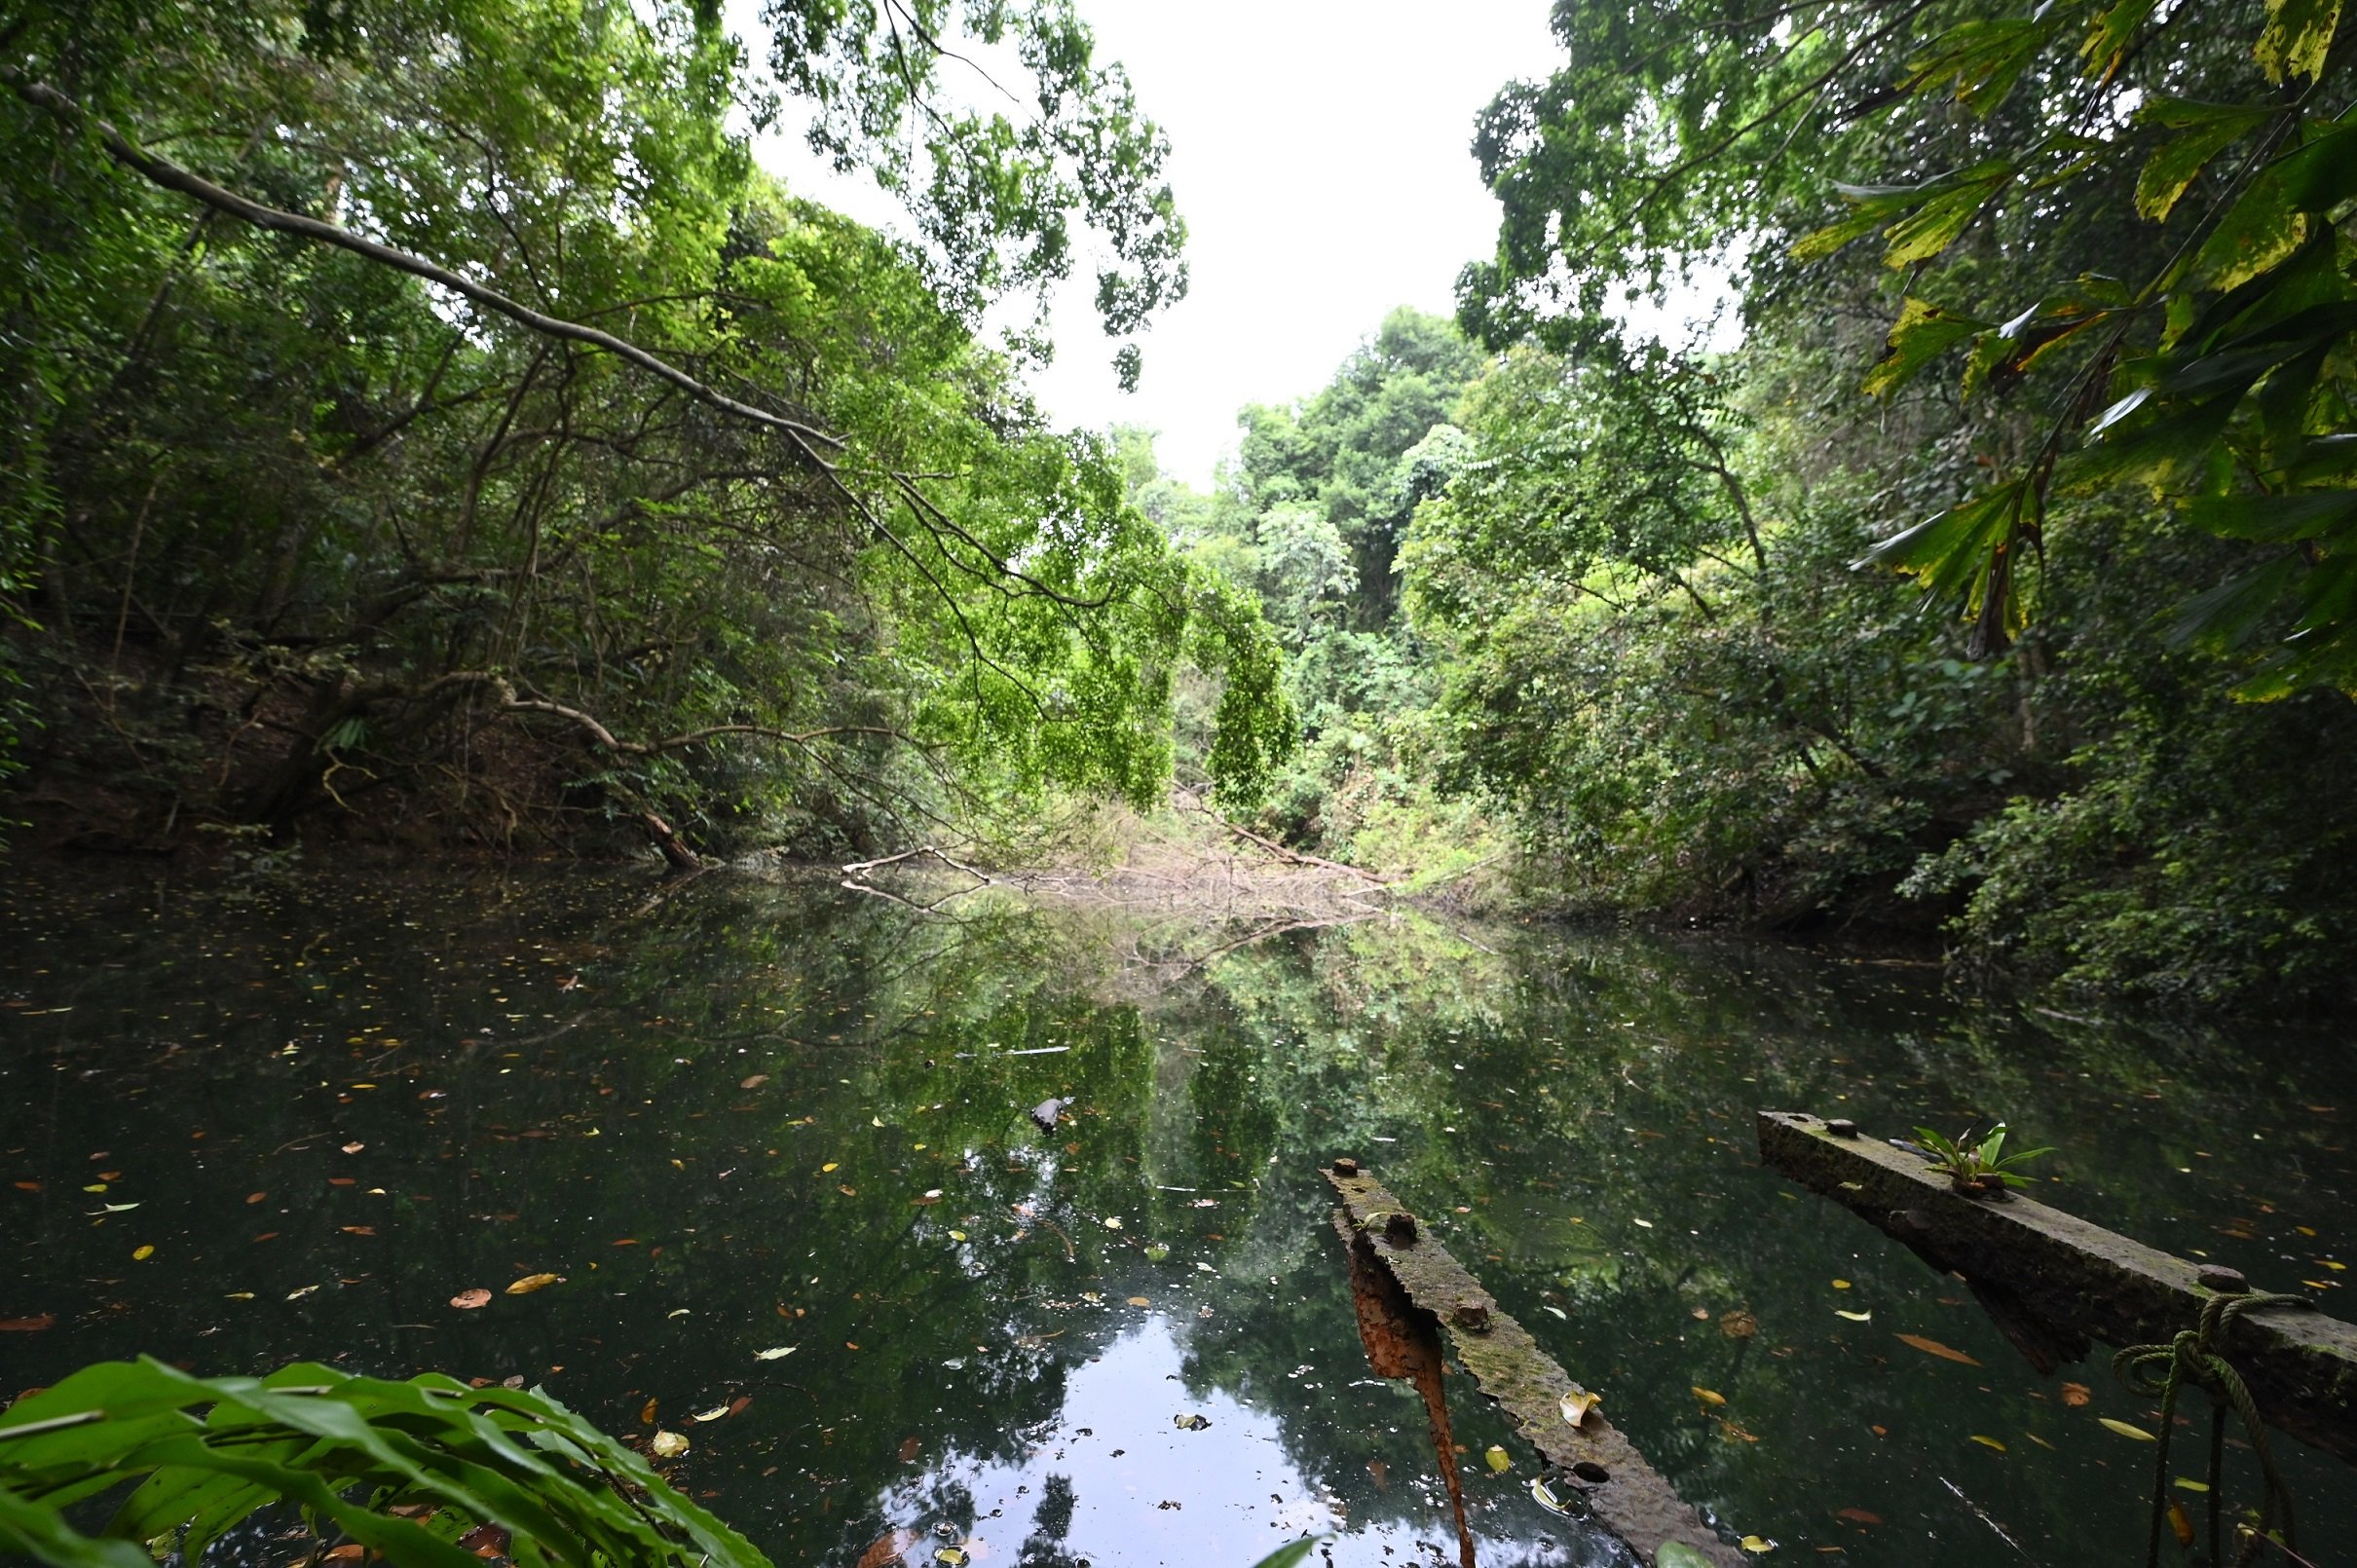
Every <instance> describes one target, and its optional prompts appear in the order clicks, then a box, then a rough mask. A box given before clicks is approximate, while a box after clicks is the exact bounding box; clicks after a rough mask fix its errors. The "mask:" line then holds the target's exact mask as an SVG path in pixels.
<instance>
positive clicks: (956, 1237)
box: [950, 1230, 966, 1242]
mask: <svg viewBox="0 0 2357 1568" xmlns="http://www.w3.org/2000/svg"><path fill="white" fill-rule="evenodd" d="M965 1239H966V1233H965V1232H964V1231H962V1230H954V1231H952V1232H950V1240H952V1241H954V1242H962V1241H964V1240H965Z"/></svg>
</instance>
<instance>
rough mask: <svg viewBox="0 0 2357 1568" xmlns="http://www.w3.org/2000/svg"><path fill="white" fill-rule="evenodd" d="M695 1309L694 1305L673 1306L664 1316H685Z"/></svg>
mask: <svg viewBox="0 0 2357 1568" xmlns="http://www.w3.org/2000/svg"><path fill="white" fill-rule="evenodd" d="M694 1310H695V1309H694V1308H693V1307H673V1308H672V1309H671V1310H670V1311H669V1312H666V1313H664V1314H663V1316H664V1317H666V1318H685V1317H686V1316H687V1315H688V1314H689V1313H691V1312H693V1311H694Z"/></svg>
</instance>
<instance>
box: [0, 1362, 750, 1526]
mask: <svg viewBox="0 0 2357 1568" xmlns="http://www.w3.org/2000/svg"><path fill="white" fill-rule="evenodd" d="M126 1488H128V1489H129V1490H128V1491H127V1492H126V1491H125V1489H126ZM110 1494H114V1495H115V1496H116V1501H115V1502H114V1504H113V1508H112V1512H111V1513H110V1514H109V1516H108V1517H107V1519H106V1522H105V1524H104V1526H103V1527H102V1528H101V1530H100V1531H99V1533H98V1534H97V1535H96V1536H90V1535H85V1534H83V1533H82V1531H81V1530H80V1529H78V1528H76V1525H75V1523H74V1522H73V1521H74V1516H75V1509H76V1505H78V1504H83V1503H89V1502H92V1501H93V1500H95V1499H99V1498H102V1497H107V1496H108V1495H110ZM282 1504H293V1505H296V1506H299V1507H300V1508H301V1509H302V1511H303V1512H304V1515H305V1518H306V1520H307V1522H308V1523H309V1525H310V1526H311V1528H312V1529H313V1530H315V1531H317V1532H318V1533H319V1534H320V1535H321V1536H322V1537H323V1538H327V1537H334V1536H341V1537H344V1538H348V1539H350V1540H352V1541H354V1542H356V1543H358V1544H360V1545H361V1546H364V1547H366V1548H367V1549H368V1550H369V1551H370V1552H371V1553H372V1554H374V1555H379V1556H382V1557H384V1558H385V1559H386V1560H388V1561H390V1562H393V1563H396V1564H401V1565H403V1568H460V1565H464V1564H469V1563H473V1562H476V1561H478V1560H479V1558H478V1554H477V1552H476V1550H475V1548H476V1546H478V1545H479V1544H480V1542H479V1541H475V1540H467V1541H463V1540H462V1538H463V1537H466V1536H468V1533H469V1532H470V1531H473V1530H475V1529H476V1528H477V1527H478V1526H491V1525H496V1526H497V1527H498V1528H499V1529H500V1531H501V1532H502V1536H503V1539H502V1540H501V1541H500V1542H499V1543H498V1546H497V1549H498V1551H499V1554H501V1555H503V1556H505V1557H507V1558H509V1559H511V1560H513V1561H515V1562H517V1563H526V1564H553V1563H564V1564H568V1565H572V1568H589V1565H594V1564H617V1565H618V1564H624V1563H629V1564H652V1563H680V1564H688V1563H719V1564H723V1565H725V1568H766V1565H767V1561H768V1559H767V1558H766V1557H764V1556H763V1555H762V1554H761V1552H760V1551H759V1550H757V1549H755V1548H754V1547H753V1545H752V1543H750V1542H748V1541H746V1540H745V1539H744V1538H743V1537H742V1536H740V1535H738V1534H737V1533H736V1532H735V1531H733V1530H731V1529H730V1528H729V1527H728V1526H727V1525H725V1524H723V1523H721V1522H720V1520H718V1519H716V1518H714V1517H713V1516H712V1515H711V1514H710V1513H709V1512H706V1511H705V1510H703V1509H702V1508H699V1507H697V1506H696V1504H694V1503H693V1502H692V1501H690V1500H689V1498H688V1497H687V1496H686V1495H685V1494H683V1493H681V1492H680V1491H678V1490H677V1489H675V1488H674V1487H673V1486H672V1485H671V1484H670V1483H669V1482H668V1481H666V1480H664V1479H663V1477H662V1476H661V1475H658V1474H656V1473H655V1471H654V1470H653V1469H652V1468H650V1467H649V1466H648V1464H647V1462H646V1461H645V1460H643V1459H641V1458H640V1457H639V1456H638V1455H637V1454H636V1453H634V1452H632V1451H631V1450H630V1449H629V1448H627V1447H625V1446H623V1445H622V1444H621V1443H619V1442H617V1441H616V1440H615V1439H614V1438H612V1437H608V1436H606V1435H605V1434H604V1433H602V1432H600V1431H598V1430H597V1429H596V1428H595V1427H593V1426H591V1425H590V1424H589V1423H588V1422H586V1421H584V1420H582V1419H581V1418H580V1417H579V1416H577V1415H575V1414H574V1413H573V1412H572V1411H570V1410H568V1409H566V1408H565V1407H564V1406H563V1405H561V1404H559V1403H557V1402H556V1400H552V1399H550V1398H549V1397H548V1396H546V1395H544V1394H539V1393H525V1392H521V1391H511V1390H508V1389H504V1388H496V1387H495V1388H484V1389H470V1388H468V1386H467V1385H465V1384H463V1383H459V1382H456V1381H454V1380H453V1379H450V1378H447V1377H443V1376H441V1375H439V1374H438V1373H429V1374H427V1375H425V1376H422V1377H416V1378H412V1379H410V1380H409V1381H407V1382H389V1381H386V1380H383V1379H380V1378H371V1377H355V1376H353V1375H351V1374H349V1373H345V1372H339V1371H336V1370H334V1369H333V1368H331V1367H326V1366H319V1365H314V1364H308V1363H305V1364H297V1365H293V1366H288V1367H285V1368H283V1369H281V1370H280V1371H277V1372H274V1373H272V1374H271V1375H270V1376H268V1377H265V1378H259V1379H257V1378H250V1377H223V1378H200V1377H192V1376H190V1375H188V1374H187V1373H184V1372H180V1371H177V1370H175V1369H173V1368H172V1367H169V1366H167V1365H165V1364H164V1363H161V1362H157V1361H154V1360H150V1359H145V1358H142V1359H141V1360H140V1361H138V1362H135V1363H132V1362H101V1363H97V1364H96V1365H94V1366H88V1367H84V1368H83V1369H82V1370H81V1371H78V1372H76V1373H74V1374H73V1375H72V1376H70V1377H67V1378H65V1379H64V1380H63V1381H62V1382H59V1383H58V1384H56V1386H55V1387H53V1388H50V1389H46V1390H43V1391H42V1392H40V1393H38V1394H34V1395H31V1396H28V1397H27V1398H25V1399H22V1400H19V1401H18V1402H17V1403H16V1404H14V1405H12V1406H10V1408H9V1409H8V1411H7V1413H6V1414H5V1416H0V1548H5V1549H8V1550H10V1551H12V1552H21V1553H24V1554H26V1555H28V1556H30V1557H32V1558H34V1559H35V1560H37V1561H41V1562H45V1563H52V1564H56V1565H58V1568H144V1565H146V1564H148V1563H149V1562H151V1561H152V1560H153V1557H151V1551H152V1552H153V1553H154V1555H155V1556H161V1555H162V1554H163V1553H165V1552H167V1551H176V1552H178V1553H179V1554H180V1555H181V1556H182V1557H183V1558H184V1559H185V1560H187V1561H189V1562H195V1561H197V1560H199V1559H200V1558H201V1557H202V1556H203V1554H204V1551H205V1548H206V1545H207V1544H208V1543H210V1542H212V1541H215V1540H217V1539H219V1538H220V1537H221V1535H222V1534H223V1533H225V1532H226V1531H228V1530H230V1529H232V1528H234V1527H235V1526H236V1525H238V1524H239V1523H241V1522H243V1520H244V1519H246V1518H247V1517H249V1516H250V1515H252V1514H253V1513H255V1512H257V1511H259V1510H262V1509H266V1508H270V1507H273V1506H274V1505H282Z"/></svg>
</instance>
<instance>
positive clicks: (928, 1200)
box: [909, 1187, 941, 1207]
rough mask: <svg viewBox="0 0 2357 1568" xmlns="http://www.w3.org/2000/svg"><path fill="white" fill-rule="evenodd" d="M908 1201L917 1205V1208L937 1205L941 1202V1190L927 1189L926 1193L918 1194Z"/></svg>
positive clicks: (936, 1188) (935, 1188)
mask: <svg viewBox="0 0 2357 1568" xmlns="http://www.w3.org/2000/svg"><path fill="white" fill-rule="evenodd" d="M909 1201H910V1202H911V1203H913V1204H917V1205H918V1206H919V1207H925V1206H930V1205H932V1204H937V1203H939V1202H941V1189H940V1188H939V1187H932V1188H929V1189H927V1190H926V1191H923V1192H920V1193H918V1194H917V1196H916V1197H914V1198H911V1199H910V1200H909Z"/></svg>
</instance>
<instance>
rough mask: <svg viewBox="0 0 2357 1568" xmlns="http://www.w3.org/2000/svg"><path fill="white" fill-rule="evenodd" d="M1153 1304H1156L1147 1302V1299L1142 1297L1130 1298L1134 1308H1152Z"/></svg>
mask: <svg viewBox="0 0 2357 1568" xmlns="http://www.w3.org/2000/svg"><path fill="white" fill-rule="evenodd" d="M1153 1304H1154V1303H1153V1302H1151V1301H1149V1300H1147V1299H1146V1298H1145V1297H1144V1296H1141V1295H1134V1296H1132V1297H1130V1305H1131V1306H1133V1307H1150V1306H1152V1305H1153Z"/></svg>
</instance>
